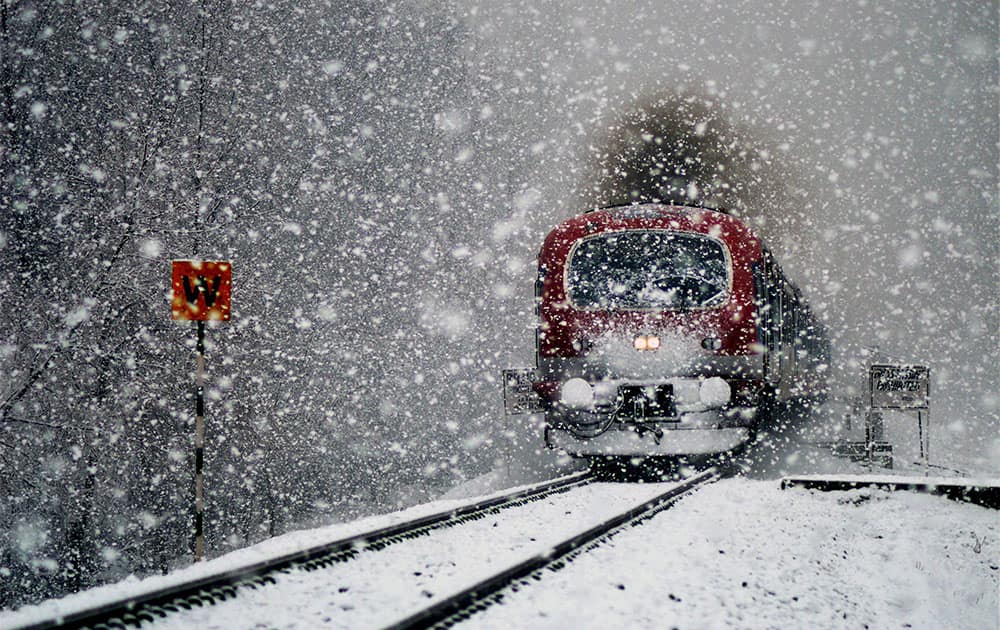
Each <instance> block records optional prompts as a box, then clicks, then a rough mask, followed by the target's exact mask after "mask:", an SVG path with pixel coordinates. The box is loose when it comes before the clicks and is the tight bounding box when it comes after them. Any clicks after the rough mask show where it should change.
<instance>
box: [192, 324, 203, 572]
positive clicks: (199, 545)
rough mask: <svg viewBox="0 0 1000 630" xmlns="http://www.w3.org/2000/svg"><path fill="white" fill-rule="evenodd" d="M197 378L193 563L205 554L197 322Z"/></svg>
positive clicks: (200, 340)
mask: <svg viewBox="0 0 1000 630" xmlns="http://www.w3.org/2000/svg"><path fill="white" fill-rule="evenodd" d="M197 349H198V359H197V362H198V370H197V373H198V376H197V389H196V392H195V428H194V561H195V562H199V561H201V560H202V559H203V557H204V554H205V536H204V514H205V482H204V476H203V474H202V470H203V468H204V464H205V322H204V321H202V320H198V346H197Z"/></svg>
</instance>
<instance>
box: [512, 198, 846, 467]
mask: <svg viewBox="0 0 1000 630" xmlns="http://www.w3.org/2000/svg"><path fill="white" fill-rule="evenodd" d="M535 311H536V315H537V318H538V325H537V327H536V331H535V351H536V366H535V369H534V370H533V372H532V378H531V384H530V387H531V389H532V390H533V391H534V394H535V395H536V396H537V398H536V404H537V407H538V409H539V410H540V411H541V412H543V413H544V419H545V425H544V427H545V428H544V439H545V443H546V446H548V447H549V448H553V449H559V450H561V451H564V452H565V453H567V454H569V455H572V456H574V457H581V458H584V457H586V458H619V457H626V458H644V459H650V458H657V457H666V456H677V455H701V454H709V453H722V452H729V451H732V450H733V449H735V448H738V447H740V446H742V445H745V444H747V443H749V442H752V441H753V440H754V439H755V436H756V435H757V431H758V429H759V428H760V427H761V425H762V423H763V422H765V421H766V420H767V419H768V418H769V417H770V414H773V412H774V410H775V409H776V408H777V407H778V405H780V404H782V403H783V402H785V401H788V400H790V399H793V398H822V397H823V396H824V395H825V394H826V389H827V372H828V370H829V364H830V344H829V339H828V335H827V333H826V331H825V329H824V327H823V325H822V323H821V322H820V321H819V320H818V318H817V317H816V316H815V314H814V313H813V312H812V311H811V310H810V308H809V305H808V304H807V303H806V301H805V300H804V299H803V297H802V294H801V292H800V290H799V289H798V288H797V287H796V286H795V285H794V284H793V283H792V282H790V281H789V279H788V278H787V277H786V275H785V273H784V272H783V270H782V268H781V265H780V264H779V263H778V260H777V259H776V258H775V256H774V255H773V254H772V253H771V252H770V250H769V249H768V247H767V246H766V244H765V243H764V241H763V240H762V239H761V238H760V237H758V236H757V235H756V234H755V233H754V231H753V230H752V229H751V228H750V227H748V226H747V225H746V224H745V223H744V222H742V221H741V220H740V219H738V218H737V217H736V216H734V215H733V214H731V213H728V212H726V211H724V210H718V209H711V208H705V207H691V206H679V205H673V204H665V203H636V204H629V205H623V206H614V207H607V208H600V209H595V210H592V211H588V212H585V213H584V214H581V215H579V216H575V217H572V218H570V219H568V220H566V221H564V222H562V223H561V224H559V225H558V226H557V227H555V228H554V229H553V230H552V231H551V232H550V233H549V234H548V235H547V236H546V238H545V240H544V243H543V245H542V247H541V251H540V252H539V255H538V275H537V279H536V282H535Z"/></svg>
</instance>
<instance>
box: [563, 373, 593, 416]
mask: <svg viewBox="0 0 1000 630" xmlns="http://www.w3.org/2000/svg"><path fill="white" fill-rule="evenodd" d="M560 398H561V399H562V403H563V404H564V405H566V406H567V407H570V408H573V409H589V408H590V407H591V405H593V403H594V388H593V387H591V386H590V383H588V382H587V381H585V380H583V379H582V378H571V379H569V380H568V381H566V382H565V383H563V385H562V391H561V392H560Z"/></svg>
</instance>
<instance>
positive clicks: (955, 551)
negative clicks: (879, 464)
mask: <svg viewBox="0 0 1000 630" xmlns="http://www.w3.org/2000/svg"><path fill="white" fill-rule="evenodd" d="M998 564H1000V518H998V516H997V511H995V510H990V509H987V508H982V507H978V506H974V505H968V504H962V503H957V502H953V501H949V500H947V499H944V498H940V497H933V496H927V495H920V494H911V493H906V492H898V493H894V494H889V493H886V492H881V491H877V490H867V489H865V490H855V491H851V492H832V493H825V492H809V491H805V490H785V491H782V490H779V489H778V484H777V483H776V482H774V481H749V480H746V479H731V480H724V481H721V482H719V483H716V484H713V485H711V486H709V487H707V488H704V489H702V490H700V491H699V492H698V493H696V494H695V495H694V496H692V497H688V498H687V499H685V500H683V501H681V502H680V503H678V504H677V505H676V506H674V507H673V508H672V509H670V510H667V511H666V512H663V513H661V514H659V515H658V516H657V517H655V518H654V519H652V520H651V521H648V522H646V523H645V524H644V525H643V526H641V527H637V528H635V529H631V530H626V531H624V532H622V533H620V534H618V535H617V536H615V537H614V538H613V539H612V540H611V541H610V542H609V543H608V544H606V545H604V546H602V547H600V548H598V549H595V550H593V551H591V552H589V553H587V554H584V555H583V556H580V557H579V558H577V559H576V560H575V561H574V562H572V563H571V564H569V565H568V566H567V567H566V568H565V569H564V570H562V571H559V572H558V573H553V574H549V575H546V576H545V579H544V580H543V581H542V582H540V583H538V584H534V585H532V586H531V587H530V588H525V589H522V590H521V591H520V592H519V593H518V594H517V595H516V596H514V597H511V598H508V599H507V600H505V602H504V605H501V606H493V607H491V608H489V609H488V610H487V611H485V612H483V613H480V614H478V615H475V616H473V618H472V619H471V620H470V622H469V623H468V626H469V627H470V628H526V627H531V628H568V627H573V628H607V627H634V628H641V627H648V628H654V627H655V628H671V627H681V628H721V627H739V628H793V627H799V628H810V627H811V628H860V627H865V626H866V625H867V626H868V627H872V628H890V627H897V628H898V627H901V626H904V625H906V624H909V625H910V626H912V627H915V628H969V629H977V630H981V629H985V628H997V627H998V625H1000V619H998V614H1000V612H998V610H1000V609H998V606H1000V602H998V588H1000V579H998V576H1000V567H998Z"/></svg>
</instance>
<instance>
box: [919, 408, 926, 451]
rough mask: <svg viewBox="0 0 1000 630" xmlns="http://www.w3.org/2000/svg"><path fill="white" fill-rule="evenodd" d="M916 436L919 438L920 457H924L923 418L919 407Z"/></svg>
mask: <svg viewBox="0 0 1000 630" xmlns="http://www.w3.org/2000/svg"><path fill="white" fill-rule="evenodd" d="M917 437H918V438H919V439H920V459H926V458H925V456H924V420H923V416H922V415H921V413H920V410H919V409H918V410H917Z"/></svg>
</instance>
